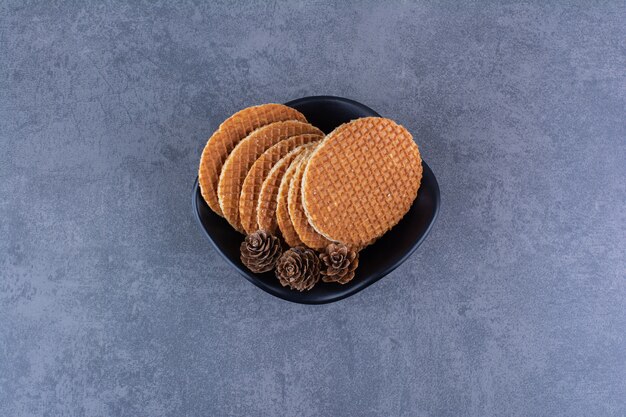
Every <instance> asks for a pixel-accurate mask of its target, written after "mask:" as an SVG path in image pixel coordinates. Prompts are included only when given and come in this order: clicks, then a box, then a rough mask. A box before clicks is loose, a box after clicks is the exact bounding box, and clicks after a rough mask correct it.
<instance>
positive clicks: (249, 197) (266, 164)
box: [239, 134, 322, 234]
mask: <svg viewBox="0 0 626 417" xmlns="http://www.w3.org/2000/svg"><path fill="white" fill-rule="evenodd" d="M320 139H322V136H320V135H315V134H307V135H298V136H292V137H290V138H288V139H285V140H281V141H280V142H278V143H277V144H276V145H274V146H272V147H271V148H269V149H268V150H267V151H265V152H264V153H263V155H261V156H260V157H259V158H258V159H257V160H256V161H255V162H254V164H252V167H251V168H250V170H249V171H248V174H247V176H246V179H245V180H244V181H243V185H242V186H241V196H240V197H239V218H240V220H241V225H242V226H243V229H244V230H245V232H246V233H248V234H250V233H253V232H255V231H257V230H259V224H258V222H257V213H256V208H257V203H258V201H259V193H260V192H261V186H262V185H263V182H264V181H265V179H266V178H267V175H268V174H269V172H270V170H271V169H272V168H273V167H274V165H275V164H276V163H277V162H278V161H279V160H280V159H281V158H282V157H283V156H285V155H287V154H288V153H289V152H290V151H292V150H293V149H295V148H297V147H298V146H301V145H304V144H306V143H310V142H313V141H317V140H320Z"/></svg>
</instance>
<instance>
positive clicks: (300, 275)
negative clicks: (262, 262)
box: [276, 246, 320, 291]
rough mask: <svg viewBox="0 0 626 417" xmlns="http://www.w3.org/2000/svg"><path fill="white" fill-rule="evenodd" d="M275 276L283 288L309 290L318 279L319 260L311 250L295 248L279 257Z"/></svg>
mask: <svg viewBox="0 0 626 417" xmlns="http://www.w3.org/2000/svg"><path fill="white" fill-rule="evenodd" d="M276 276H277V277H278V280H279V281H280V283H281V284H282V286H283V287H287V286H289V287H291V289H292V290H298V291H304V290H310V289H311V288H313V286H314V285H315V284H317V282H318V281H319V279H320V260H319V258H318V257H317V254H316V253H315V252H314V251H312V250H311V249H309V248H305V247H303V246H296V247H294V248H291V249H289V250H288V251H287V252H285V253H283V255H282V256H281V257H280V259H279V260H278V262H277V263H276Z"/></svg>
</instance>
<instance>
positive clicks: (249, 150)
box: [199, 104, 422, 289]
mask: <svg viewBox="0 0 626 417" xmlns="http://www.w3.org/2000/svg"><path fill="white" fill-rule="evenodd" d="M421 178H422V163H421V157H420V153H419V150H418V147H417V145H416V144H415V142H414V141H413V138H412V136H411V134H410V133H409V132H408V131H407V130H406V129H405V128H404V127H402V126H400V125H398V124H397V123H395V122H394V121H392V120H389V119H385V118H379V117H367V118H362V119H356V120H353V121H351V122H349V123H346V124H343V125H341V126H339V127H337V128H336V129H335V130H333V131H332V132H331V133H329V134H328V135H326V136H324V134H323V133H322V131H320V130H319V129H318V128H316V127H314V126H312V125H311V124H309V123H308V122H307V121H306V118H305V117H304V115H302V114H301V113H300V112H298V111H297V110H295V109H292V108H290V107H287V106H284V105H281V104H264V105H260V106H255V107H249V108H247V109H244V110H241V111H239V112H237V113H236V114H235V115H233V116H231V117H230V118H228V119H227V120H226V121H225V122H224V123H222V124H221V125H220V127H219V129H218V130H217V131H216V132H215V133H214V134H213V135H212V136H211V137H210V138H209V140H208V142H207V144H206V147H205V148H204V151H203V152H202V157H201V160H200V168H199V183H200V188H201V192H202V196H203V197H204V199H205V201H206V202H207V204H208V206H209V207H210V208H211V209H212V210H213V211H214V212H215V213H217V214H219V215H220V216H223V217H224V218H225V219H226V220H227V221H228V222H229V223H230V224H231V225H232V226H233V227H234V228H235V229H236V230H238V231H239V232H242V233H246V234H248V235H251V234H253V233H255V232H257V230H263V231H264V233H265V234H269V235H280V236H282V240H283V242H284V243H285V244H286V246H289V247H295V246H305V247H307V248H309V249H311V250H314V251H321V252H323V251H324V250H325V248H327V247H332V248H333V250H336V249H337V248H338V246H337V244H341V245H343V246H345V247H346V248H348V249H346V250H352V251H358V250H360V249H362V248H364V247H365V246H367V245H369V244H371V243H372V242H374V241H375V240H376V239H378V238H379V237H380V236H382V235H383V234H384V233H386V232H387V231H388V230H389V229H391V228H392V227H393V226H395V225H396V224H397V223H398V222H399V221H400V219H402V217H403V216H404V215H405V214H406V212H407V211H408V210H409V208H410V207H411V205H412V203H413V200H414V199H415V197H416V196H417V191H418V189H419V186H420V183H421ZM265 234H264V236H265ZM329 245H330V246H329ZM346 250H344V252H341V253H345V251H346ZM275 252H276V251H274V252H273V253H275ZM330 258H332V256H330V257H329V256H326V257H325V258H323V259H325V260H327V262H330V261H328V259H330ZM242 259H243V258H242ZM332 259H334V258H332ZM350 259H354V256H352V257H351V258H350ZM346 262H347V261H346ZM266 263H267V262H266ZM345 265H348V264H345ZM345 265H344V266H345ZM336 268H338V267H336ZM354 268H356V265H353V268H352V269H351V270H350V271H353V269H354ZM333 271H335V270H333ZM353 275H354V274H353V273H352V275H350V278H349V279H352V276H353ZM279 278H280V277H279ZM349 279H348V280H349ZM325 281H326V280H325ZM346 281H347V280H346V279H341V280H336V281H333V282H339V283H345V282H346ZM326 282H329V281H326ZM281 283H282V280H281ZM283 285H285V284H283ZM310 287H311V285H308V286H307V289H310Z"/></svg>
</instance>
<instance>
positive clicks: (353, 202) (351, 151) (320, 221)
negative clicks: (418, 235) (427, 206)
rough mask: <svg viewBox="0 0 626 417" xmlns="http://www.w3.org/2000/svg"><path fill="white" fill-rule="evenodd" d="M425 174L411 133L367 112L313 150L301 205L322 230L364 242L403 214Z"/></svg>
mask: <svg viewBox="0 0 626 417" xmlns="http://www.w3.org/2000/svg"><path fill="white" fill-rule="evenodd" d="M421 179H422V159H421V157H420V153H419V149H418V148H417V145H416V144H415V142H413V137H412V136H411V134H410V133H409V132H408V131H407V130H406V129H405V128H404V127H402V126H400V125H398V124H397V123H395V122H394V121H392V120H389V119H385V118H380V117H366V118H362V119H357V120H354V121H352V122H350V123H346V124H343V125H341V126H339V127H338V128H336V129H335V130H334V131H332V132H331V133H330V134H329V135H328V136H326V138H324V140H323V141H322V143H321V144H320V145H319V146H318V147H317V148H316V149H315V151H313V153H312V155H311V157H310V159H309V162H308V164H307V166H306V168H305V171H304V178H303V182H302V205H303V207H304V210H305V212H306V214H307V218H308V220H309V223H310V224H311V225H312V226H313V227H314V228H315V230H317V231H318V232H319V233H320V234H321V235H323V236H324V237H326V238H327V239H329V240H332V241H337V242H342V243H344V244H347V245H351V246H355V247H361V246H365V245H367V244H369V243H371V242H372V241H374V240H376V239H377V238H378V237H380V236H382V235H383V234H384V233H385V232H386V231H388V230H389V229H391V228H392V227H393V226H395V225H396V224H397V223H398V222H399V221H400V219H402V217H403V216H404V215H405V214H406V212H407V211H408V210H409V208H410V207H411V204H412V203H413V200H415V197H416V196H417V190H418V189H419V186H420V183H421Z"/></svg>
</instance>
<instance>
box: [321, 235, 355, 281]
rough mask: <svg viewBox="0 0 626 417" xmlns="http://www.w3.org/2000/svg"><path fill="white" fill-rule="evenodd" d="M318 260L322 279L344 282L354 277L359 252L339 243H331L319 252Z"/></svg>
mask: <svg viewBox="0 0 626 417" xmlns="http://www.w3.org/2000/svg"><path fill="white" fill-rule="evenodd" d="M320 261H321V264H322V269H321V274H322V281H324V282H338V283H339V284H346V283H348V282H350V281H351V280H352V278H354V271H355V270H356V267H357V266H359V253H358V252H357V251H353V250H351V249H350V248H348V247H347V246H346V245H342V244H341V243H331V244H329V245H328V246H326V249H325V250H324V252H322V253H320Z"/></svg>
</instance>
